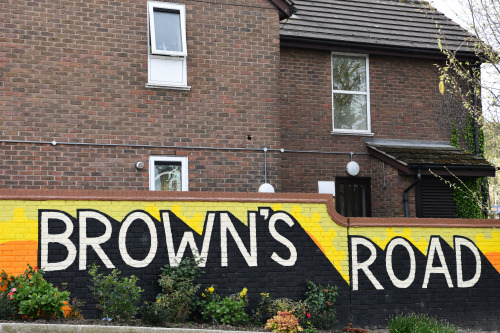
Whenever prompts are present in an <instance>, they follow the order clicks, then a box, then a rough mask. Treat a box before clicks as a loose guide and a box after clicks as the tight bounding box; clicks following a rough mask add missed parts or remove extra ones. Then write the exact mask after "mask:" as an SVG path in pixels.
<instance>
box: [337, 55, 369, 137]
mask: <svg viewBox="0 0 500 333" xmlns="http://www.w3.org/2000/svg"><path fill="white" fill-rule="evenodd" d="M368 77H369V75H368V56H365V55H353V54H335V53H333V54H332V103H333V132H332V133H344V134H371V126H370V85H369V80H368Z"/></svg>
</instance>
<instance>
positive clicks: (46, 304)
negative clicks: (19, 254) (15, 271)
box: [0, 265, 69, 319]
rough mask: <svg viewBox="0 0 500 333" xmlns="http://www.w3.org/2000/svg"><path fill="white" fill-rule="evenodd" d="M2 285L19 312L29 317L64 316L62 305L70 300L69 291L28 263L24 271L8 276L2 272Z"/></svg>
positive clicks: (50, 317)
mask: <svg viewBox="0 0 500 333" xmlns="http://www.w3.org/2000/svg"><path fill="white" fill-rule="evenodd" d="M0 278H1V282H0V286H2V287H5V288H6V289H5V291H4V297H5V296H6V297H8V298H9V299H10V301H11V303H12V304H13V306H14V307H16V308H17V313H18V314H21V315H25V316H27V317H29V318H33V319H38V318H44V319H53V318H61V317H64V311H63V309H62V307H63V306H64V305H65V302H67V301H68V300H69V292H68V291H60V290H59V289H57V288H56V287H54V286H53V285H52V283H50V282H47V281H46V280H45V279H44V278H43V271H42V270H38V268H37V267H35V268H33V267H31V265H28V268H27V269H26V270H25V271H24V273H22V274H20V275H18V276H10V277H9V276H8V275H7V274H6V273H5V271H2V273H1V274H0Z"/></svg>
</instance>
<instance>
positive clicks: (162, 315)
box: [140, 302, 169, 326]
mask: <svg viewBox="0 0 500 333" xmlns="http://www.w3.org/2000/svg"><path fill="white" fill-rule="evenodd" d="M140 313H141V316H142V320H143V321H144V322H145V323H146V324H149V325H153V326H163V325H165V324H166V323H167V322H168V320H167V318H168V316H169V311H168V309H167V308H166V307H164V306H163V305H161V304H160V303H159V302H145V303H144V305H143V306H142V307H141V309H140Z"/></svg>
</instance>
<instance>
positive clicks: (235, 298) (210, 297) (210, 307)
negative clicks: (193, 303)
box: [200, 286, 249, 326]
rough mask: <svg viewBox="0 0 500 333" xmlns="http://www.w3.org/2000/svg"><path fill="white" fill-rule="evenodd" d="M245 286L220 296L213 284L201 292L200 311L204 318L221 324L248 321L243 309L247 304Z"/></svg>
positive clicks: (237, 323)
mask: <svg viewBox="0 0 500 333" xmlns="http://www.w3.org/2000/svg"><path fill="white" fill-rule="evenodd" d="M247 292H248V290H247V288H243V289H242V290H241V292H239V293H237V294H233V295H231V296H226V297H224V298H221V297H220V296H219V295H218V294H217V293H216V292H215V288H214V287H213V286H211V287H209V288H207V289H205V291H204V292H203V293H202V294H201V297H202V299H201V302H200V308H201V309H200V312H201V314H202V316H203V319H205V320H212V321H215V322H217V323H221V324H231V325H235V326H236V325H240V324H245V323H247V322H248V319H249V318H248V315H247V313H246V311H245V309H246V307H247V306H248V296H247Z"/></svg>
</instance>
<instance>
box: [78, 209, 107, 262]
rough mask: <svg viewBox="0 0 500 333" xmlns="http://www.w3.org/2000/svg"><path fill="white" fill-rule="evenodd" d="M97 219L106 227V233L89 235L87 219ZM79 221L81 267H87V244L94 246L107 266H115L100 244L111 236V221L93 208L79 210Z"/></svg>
mask: <svg viewBox="0 0 500 333" xmlns="http://www.w3.org/2000/svg"><path fill="white" fill-rule="evenodd" d="M89 218H90V219H95V220H97V221H99V222H101V223H102V224H104V226H105V227H106V231H105V232H104V235H102V236H99V237H93V238H89V237H87V219H89ZM78 223H79V224H80V261H79V269H80V270H84V269H85V268H87V246H92V248H93V249H94V251H95V253H96V254H97V256H98V257H99V258H100V259H101V260H102V262H103V263H104V265H105V266H106V267H107V268H115V266H114V265H113V263H112V262H111V260H109V258H108V256H107V255H106V253H104V251H103V250H102V248H101V246H100V245H99V244H102V243H106V242H107V241H108V240H109V239H110V238H111V230H112V227H111V222H109V220H108V219H107V218H106V216H104V215H102V214H100V213H98V212H95V211H91V210H83V211H79V212H78Z"/></svg>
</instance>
